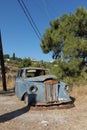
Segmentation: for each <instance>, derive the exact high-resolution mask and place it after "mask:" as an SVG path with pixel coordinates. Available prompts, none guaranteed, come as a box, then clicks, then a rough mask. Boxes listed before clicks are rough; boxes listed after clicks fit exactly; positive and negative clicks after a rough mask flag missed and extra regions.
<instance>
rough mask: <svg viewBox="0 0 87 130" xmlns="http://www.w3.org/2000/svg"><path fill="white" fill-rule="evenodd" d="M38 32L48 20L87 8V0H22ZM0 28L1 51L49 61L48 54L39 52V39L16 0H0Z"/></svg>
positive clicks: (44, 27) (42, 31)
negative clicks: (79, 8) (0, 37)
mask: <svg viewBox="0 0 87 130" xmlns="http://www.w3.org/2000/svg"><path fill="white" fill-rule="evenodd" d="M24 2H25V4H26V6H27V8H28V9H29V12H30V14H31V16H32V18H33V20H34V22H35V24H36V25H37V27H38V29H39V31H40V33H41V35H43V34H44V32H45V30H46V28H48V27H49V22H50V21H53V20H54V19H55V18H57V17H60V16H62V15H63V14H64V13H67V14H70V13H73V12H75V11H76V9H77V8H78V7H79V6H83V7H85V8H86V9H87V0H24ZM0 30H1V34H2V43H3V52H4V54H9V55H10V56H12V55H13V53H15V55H16V56H17V57H20V58H25V57H26V58H28V57H30V58H34V59H36V60H43V61H51V60H52V58H51V54H43V52H42V50H41V48H40V44H41V42H40V40H39V39H38V37H37V35H36V34H35V32H34V30H33V28H32V27H31V25H30V23H29V22H28V20H27V18H26V16H25V14H24V12H23V10H22V9H21V7H20V5H19V3H18V1H17V0H0Z"/></svg>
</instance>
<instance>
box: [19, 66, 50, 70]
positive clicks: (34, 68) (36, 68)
mask: <svg viewBox="0 0 87 130" xmlns="http://www.w3.org/2000/svg"><path fill="white" fill-rule="evenodd" d="M20 69H25V70H26V69H30V70H32V69H33V70H49V69H47V68H41V67H24V68H20Z"/></svg>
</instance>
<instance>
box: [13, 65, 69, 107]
mask: <svg viewBox="0 0 87 130" xmlns="http://www.w3.org/2000/svg"><path fill="white" fill-rule="evenodd" d="M14 87H15V94H16V95H17V97H18V98H19V99H20V100H23V101H24V102H25V103H26V104H27V105H39V106H40V105H44V106H49V105H57V104H62V103H69V102H71V98H70V96H69V93H68V89H69V86H68V85H67V84H66V83H64V82H61V81H57V78H56V76H54V75H51V74H50V72H49V70H48V69H43V68H35V67H29V68H21V69H19V70H18V74H17V77H16V81H15V85H14Z"/></svg>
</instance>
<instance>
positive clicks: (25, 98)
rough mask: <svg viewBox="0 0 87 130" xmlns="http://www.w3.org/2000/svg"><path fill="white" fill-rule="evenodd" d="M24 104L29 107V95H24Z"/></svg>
mask: <svg viewBox="0 0 87 130" xmlns="http://www.w3.org/2000/svg"><path fill="white" fill-rule="evenodd" d="M24 103H25V104H26V105H27V106H28V105H29V97H28V94H27V93H26V94H25V95H24Z"/></svg>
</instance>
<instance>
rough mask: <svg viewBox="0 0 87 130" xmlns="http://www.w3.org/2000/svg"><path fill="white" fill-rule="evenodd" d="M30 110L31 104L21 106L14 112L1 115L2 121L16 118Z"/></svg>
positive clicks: (0, 119) (0, 120)
mask: <svg viewBox="0 0 87 130" xmlns="http://www.w3.org/2000/svg"><path fill="white" fill-rule="evenodd" d="M29 110H30V107H29V106H25V107H23V108H20V109H18V110H15V111H12V112H9V113H5V114H3V115H0V123H1V122H6V121H9V120H11V119H14V118H16V117H18V116H21V115H22V114H24V113H26V112H28V111H29Z"/></svg>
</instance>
